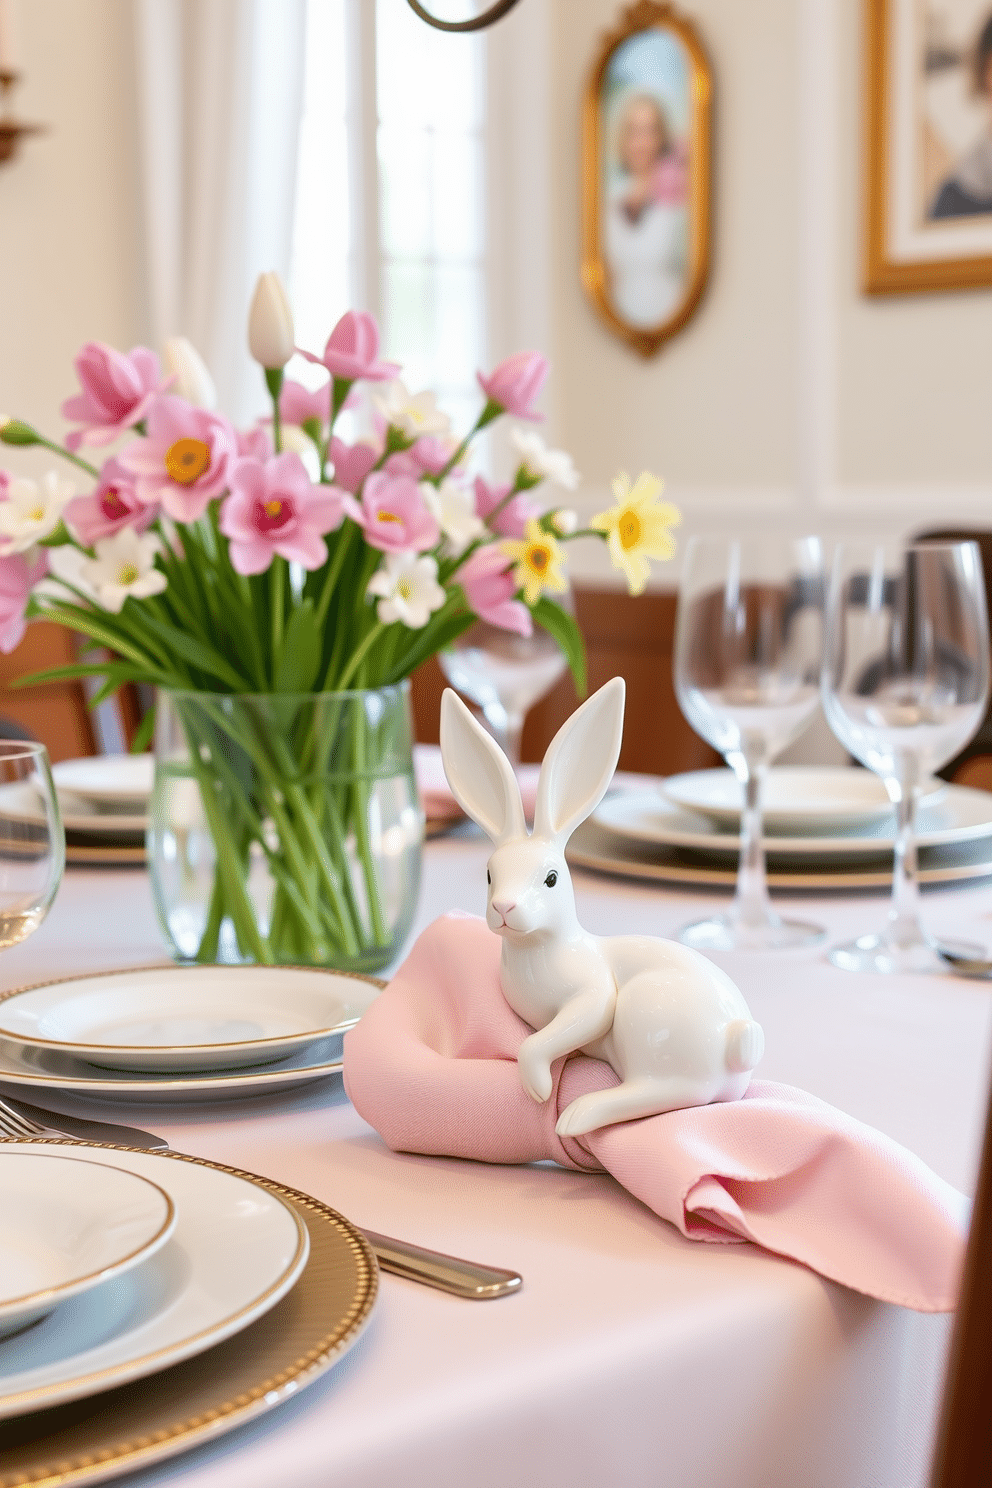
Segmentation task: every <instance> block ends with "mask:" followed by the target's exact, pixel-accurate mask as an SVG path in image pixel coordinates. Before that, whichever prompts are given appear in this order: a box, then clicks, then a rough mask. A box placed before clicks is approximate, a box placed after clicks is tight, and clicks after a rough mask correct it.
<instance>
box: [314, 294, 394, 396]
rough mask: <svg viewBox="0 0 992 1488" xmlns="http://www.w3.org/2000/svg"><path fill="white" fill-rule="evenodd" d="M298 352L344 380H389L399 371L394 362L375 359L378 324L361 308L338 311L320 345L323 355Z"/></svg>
mask: <svg viewBox="0 0 992 1488" xmlns="http://www.w3.org/2000/svg"><path fill="white" fill-rule="evenodd" d="M300 351H301V354H302V355H303V356H305V357H306V359H307V361H308V362H317V363H318V364H322V365H323V366H325V367H326V368H327V370H328V372H330V374H331V376H332V377H340V378H343V380H344V381H345V382H356V381H357V380H358V379H359V378H360V377H361V378H364V379H365V381H366V382H389V381H391V380H392V378H394V377H395V376H396V374H397V373H398V372H399V370H400V369H399V367H398V366H397V365H396V363H395V362H380V361H379V327H378V326H377V325H376V323H375V320H374V318H373V317H372V316H371V315H369V314H368V313H367V311H365V310H349V311H348V312H347V314H346V315H342V317H341V319H340V320H339V321H338V323H337V325H336V326H335V327H334V329H333V331H332V332H331V334H330V336H328V338H327V345H326V346H325V347H324V355H323V356H315V355H314V353H313V352H312V351H303V349H302V347H301V348H300Z"/></svg>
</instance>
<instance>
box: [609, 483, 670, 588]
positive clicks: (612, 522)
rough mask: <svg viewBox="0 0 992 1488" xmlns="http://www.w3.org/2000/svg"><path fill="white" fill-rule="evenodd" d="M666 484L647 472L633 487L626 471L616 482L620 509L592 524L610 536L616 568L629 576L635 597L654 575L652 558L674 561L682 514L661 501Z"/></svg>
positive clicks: (610, 510) (612, 508)
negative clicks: (674, 529) (676, 532)
mask: <svg viewBox="0 0 992 1488" xmlns="http://www.w3.org/2000/svg"><path fill="white" fill-rule="evenodd" d="M661 490H662V482H661V481H660V480H658V478H657V476H654V475H652V474H651V472H650V471H648V470H644V471H642V472H641V474H640V475H639V476H638V477H637V480H636V481H635V482H634V485H633V487H631V484H630V477H629V476H628V475H627V472H626V471H624V472H623V473H622V474H621V475H618V476H617V478H616V480H615V481H614V482H613V494H614V496H615V497H616V498H617V504H616V506H611V507H610V508H609V510H608V511H603V512H599V513H598V514H597V515H596V516H595V517H593V518H592V520H591V522H590V523H589V525H590V527H594V528H595V530H596V531H597V532H602V533H604V534H605V535H606V541H607V545H608V547H609V550H610V557H611V558H612V559H613V566H614V568H620V569H622V570H623V572H624V574H625V575H626V579H627V584H628V587H629V589H630V592H631V594H640V593H642V591H643V589H644V586H645V584H646V583H647V581H648V575H649V573H650V572H651V565H650V564H649V563H648V559H649V558H661V559H665V558H671V557H673V556H674V553H675V539H674V538H673V537H672V534H671V528H672V527H677V526H678V524H679V522H681V520H682V515H681V513H680V512H679V509H678V507H677V506H672V504H671V502H669V501H659V500H658V497H659V496H660V495H661Z"/></svg>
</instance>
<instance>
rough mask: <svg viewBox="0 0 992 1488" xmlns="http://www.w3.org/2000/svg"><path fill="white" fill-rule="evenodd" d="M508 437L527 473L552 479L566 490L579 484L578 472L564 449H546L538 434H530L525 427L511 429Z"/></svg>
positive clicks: (572, 488) (544, 478)
mask: <svg viewBox="0 0 992 1488" xmlns="http://www.w3.org/2000/svg"><path fill="white" fill-rule="evenodd" d="M510 439H511V441H512V443H513V446H514V448H515V449H516V451H517V453H518V454H519V456H520V463H521V465H523V467H524V469H525V470H526V471H527V474H528V475H532V476H535V477H537V478H538V479H539V480H549V481H553V482H554V484H555V485H556V486H562V487H563V488H564V489H565V490H566V491H574V490H575V488H576V486H577V485H578V484H579V472H578V471H577V470H576V468H575V466H574V465H573V464H572V457H571V455H569V454H567V453H566V452H565V450H553V449H548V447H547V445H546V444H545V442H544V440H543V439H542V438H541V436H540V434H532V433H531V432H530V431H529V430H527V429H511V430H510Z"/></svg>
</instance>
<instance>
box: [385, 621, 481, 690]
mask: <svg viewBox="0 0 992 1488" xmlns="http://www.w3.org/2000/svg"><path fill="white" fill-rule="evenodd" d="M475 618H476V617H475V615H474V614H473V613H472V612H471V610H468V611H466V610H458V611H456V612H455V613H454V614H453V615H447V616H445V617H444V618H443V619H442V620H441V621H440V622H438V620H437V617H436V616H435V618H434V621H433V623H432V624H431V625H429V626H427V627H426V629H425V630H424V631H421V632H420V633H419V635H418V639H417V640H416V641H415V642H414V644H413V645H412V646H411V647H410V649H409V650H408V651H404V652H403V653H402V654H401V656H400V658H399V660H398V661H397V663H396V665H395V666H394V667H393V668H392V669H391V671H390V674H389V676H388V677H386V678H385V682H384V685H385V686H387V687H388V686H391V685H392V684H393V683H395V682H401V681H402V680H403V678H404V677H409V675H410V673H411V672H413V671H416V669H417V667H418V666H420V664H421V662H424V661H426V660H427V659H428V657H430V656H434V655H435V654H436V653H437V652H438V651H443V650H444V648H445V647H446V646H450V645H451V643H452V641H456V640H457V639H458V637H459V636H460V635H462V634H463V632H464V631H466V630H468V628H469V626H470V625H474V624H475ZM411 634H417V633H416V632H411Z"/></svg>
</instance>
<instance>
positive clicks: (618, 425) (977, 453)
mask: <svg viewBox="0 0 992 1488" xmlns="http://www.w3.org/2000/svg"><path fill="white" fill-rule="evenodd" d="M525 3H541V0H525ZM549 4H550V7H551V9H550V24H551V28H552V35H553V46H552V48H551V55H552V57H553V59H554V96H553V107H552V117H553V119H554V131H553V138H552V146H551V149H552V168H551V178H552V180H553V181H554V183H555V185H554V196H553V206H552V217H553V262H554V264H555V266H556V273H555V275H554V299H553V314H552V319H551V323H552V353H553V357H554V365H555V373H554V376H555V384H556V386H555V394H554V408H555V416H554V422H553V432H554V434H555V436H556V438H558V439H560V440H561V442H563V443H564V444H565V445H566V447H567V448H569V449H570V450H571V451H572V453H573V455H574V457H575V460H576V463H577V465H578V466H579V468H580V470H581V471H582V474H583V487H582V491H581V493H580V506H581V507H582V509H583V510H584V511H585V512H587V513H588V512H591V511H593V510H595V509H596V507H597V505H598V504H599V503H600V502H601V501H605V500H606V499H607V488H608V480H609V477H610V475H611V474H612V473H613V471H614V470H616V469H617V468H619V467H621V466H624V465H628V466H630V467H631V469H632V470H637V469H640V468H641V467H642V466H643V465H648V466H650V467H651V468H652V469H653V470H655V471H656V472H658V473H660V474H663V475H664V476H665V477H666V479H667V482H668V494H669V495H670V496H671V497H672V498H673V499H675V500H676V501H677V502H678V503H679V504H680V506H682V508H683V511H684V514H685V526H684V532H685V533H688V532H691V531H694V530H701V529H714V528H720V529H730V528H735V527H752V526H775V527H784V528H789V529H792V530H796V531H799V530H807V531H820V532H821V533H823V534H824V536H825V537H827V538H828V539H830V538H833V537H836V536H838V535H841V534H842V533H844V532H850V531H852V530H855V529H856V530H859V531H868V530H873V531H888V530H894V531H897V532H909V531H911V530H913V529H918V528H919V527H921V526H923V525H926V524H927V523H932V522H934V521H938V522H940V523H947V522H950V521H957V520H961V521H967V522H969V523H971V524H972V525H975V524H977V525H992V291H974V292H970V293H967V294H939V295H932V296H902V297H899V298H893V299H884V300H883V299H877V298H875V299H868V298H865V297H864V296H863V295H862V294H861V292H860V287H859V278H860V252H861V244H860V231H861V190H862V186H861V117H860V109H861V77H862V58H861V35H860V20H861V4H860V0H748V3H747V4H742V3H740V0H685V3H684V5H683V7H682V8H683V9H684V10H685V12H686V13H688V14H689V15H691V16H692V18H693V19H694V20H695V21H696V23H697V24H698V26H699V28H700V31H701V33H702V36H703V38H704V40H705V43H706V45H707V48H708V50H709V53H710V56H711V58H712V63H713V71H714V77H715V101H716V143H715V152H714V154H715V159H714V164H715V181H714V192H715V197H714V207H715V229H714V255H713V267H712V273H711V277H710V284H709V289H708V292H707V295H706V298H705V300H704V302H703V304H702V307H701V309H700V310H699V312H698V313H697V315H696V316H695V317H694V319H693V320H692V321H691V322H690V324H689V326H688V327H687V329H686V330H685V331H683V332H682V333H681V334H680V335H679V336H678V337H676V338H675V340H673V341H672V342H670V343H669V344H668V345H667V346H666V347H665V348H664V349H663V350H662V351H661V352H660V353H659V355H658V356H657V357H656V358H654V359H653V360H650V361H647V362H645V361H644V360H643V359H642V358H640V357H639V356H637V355H636V354H635V353H632V352H630V351H628V350H626V349H625V348H624V347H623V346H622V345H621V344H620V343H619V342H618V341H617V340H616V339H615V338H613V337H612V336H611V334H610V333H609V332H608V331H607V330H606V329H605V328H604V327H603V326H602V325H601V324H600V323H599V321H598V320H597V318H596V316H595V313H594V311H593V310H592V308H591V307H590V305H589V304H588V303H587V301H586V300H585V299H584V297H583V295H582V292H581V289H580V287H579V279H578V262H579V258H580V239H579V221H580V194H579V191H580V184H579V183H580V168H579V118H580V107H581V99H582V92H583V86H584V83H585V79H586V76H587V72H588V69H589V67H590V65H591V62H592V59H593V56H594V54H595V51H596V48H597V44H598V39H599V37H600V35H601V34H602V33H603V32H604V31H605V30H606V29H608V27H610V26H611V25H612V24H613V23H614V21H615V19H616V18H617V16H618V15H619V13H620V10H621V9H622V6H621V4H620V3H619V0H549ZM604 557H605V555H604V554H603V553H602V551H601V550H599V549H596V548H594V547H593V546H592V545H588V546H587V548H586V549H585V551H584V552H583V553H582V554H581V555H580V554H579V553H578V551H576V553H575V558H576V560H577V562H576V565H575V566H576V570H577V571H579V572H582V573H585V574H586V575H588V576H590V577H593V576H595V577H597V578H604V579H606V580H607V581H612V578H613V576H612V574H611V572H610V570H609V568H608V565H607V564H604V562H603V559H604ZM676 569H677V565H676V566H675V568H672V569H661V570H658V571H657V575H656V582H657V584H658V585H659V586H663V587H666V586H669V585H671V584H672V583H673V582H674V580H675V577H676Z"/></svg>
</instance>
